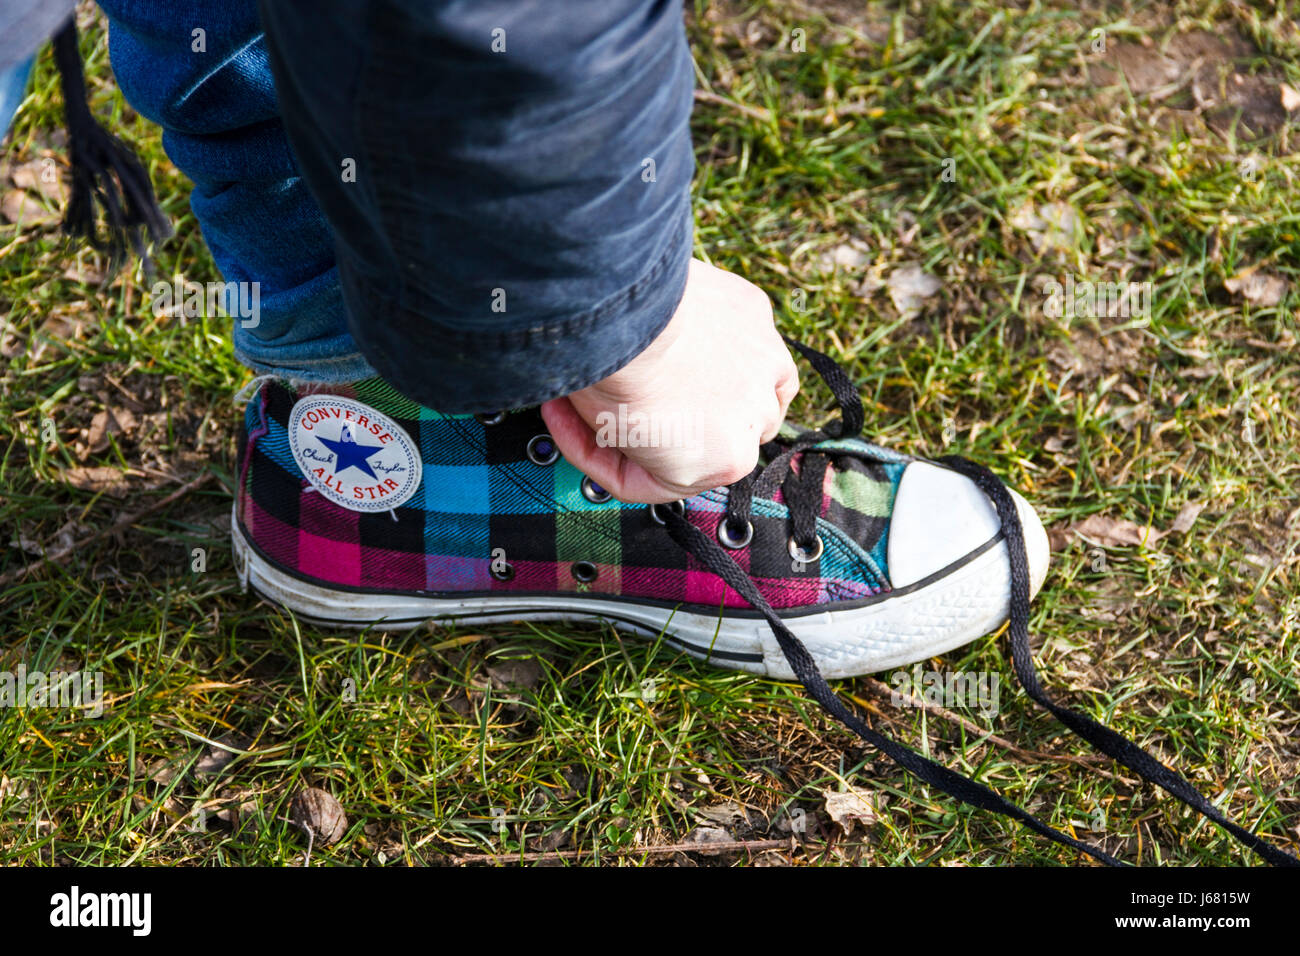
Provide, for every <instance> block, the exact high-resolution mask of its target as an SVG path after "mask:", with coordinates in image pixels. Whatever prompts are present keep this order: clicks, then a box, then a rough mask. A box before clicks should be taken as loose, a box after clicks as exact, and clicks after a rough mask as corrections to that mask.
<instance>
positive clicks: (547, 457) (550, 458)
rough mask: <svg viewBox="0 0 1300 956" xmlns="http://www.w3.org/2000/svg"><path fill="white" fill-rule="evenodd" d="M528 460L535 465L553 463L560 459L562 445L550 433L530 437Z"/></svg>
mask: <svg viewBox="0 0 1300 956" xmlns="http://www.w3.org/2000/svg"><path fill="white" fill-rule="evenodd" d="M527 451H528V460H529V461H531V462H532V463H533V464H534V465H541V466H543V467H545V466H547V465H553V464H555V463H556V462H557V461H559V460H560V447H559V446H558V445H556V444H555V439H554V438H552V437H551V436H550V435H534V436H533V437H532V438H530V439H528V449H527Z"/></svg>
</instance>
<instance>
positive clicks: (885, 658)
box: [232, 339, 1300, 866]
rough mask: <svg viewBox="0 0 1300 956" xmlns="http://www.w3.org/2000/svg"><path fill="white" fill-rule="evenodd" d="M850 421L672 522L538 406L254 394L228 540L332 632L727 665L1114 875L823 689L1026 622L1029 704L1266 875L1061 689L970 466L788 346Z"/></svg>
mask: <svg viewBox="0 0 1300 956" xmlns="http://www.w3.org/2000/svg"><path fill="white" fill-rule="evenodd" d="M786 341H787V342H789V344H790V345H791V346H793V347H794V348H796V349H797V350H798V351H799V352H801V353H802V354H803V355H804V357H805V358H807V359H808V360H809V362H811V364H812V365H813V367H814V368H815V369H816V370H817V372H818V373H819V374H820V375H821V376H822V378H823V379H825V381H826V383H827V384H828V385H829V386H830V388H831V391H832V392H833V393H834V394H835V398H836V400H837V402H838V403H839V406H840V411H841V417H840V419H839V420H838V421H837V422H835V423H834V424H833V425H831V426H828V427H826V428H824V429H819V430H815V431H810V430H802V429H797V428H791V427H786V428H783V429H782V432H781V434H780V435H779V436H778V437H777V438H776V439H775V440H774V441H772V442H770V443H769V444H767V445H765V446H764V447H763V449H762V458H761V461H760V464H759V465H758V467H756V468H755V469H754V471H753V473H751V474H750V475H748V476H747V477H745V478H743V479H742V480H740V481H738V482H736V483H735V484H733V485H730V486H728V487H726V488H717V489H714V490H712V491H709V492H706V493H704V494H701V495H697V496H695V497H694V498H690V499H688V500H686V501H678V502H674V503H673V504H672V505H656V506H646V505H629V504H624V503H622V502H619V501H616V500H614V499H613V498H611V496H610V495H609V494H608V493H607V492H606V491H604V490H603V489H602V488H600V487H598V486H597V485H595V484H594V483H592V481H591V480H590V479H588V478H586V477H585V476H583V475H582V474H580V473H579V472H578V471H577V470H576V469H575V468H573V467H572V466H571V465H569V464H568V463H567V462H566V461H565V460H564V459H563V457H562V456H561V455H560V453H559V450H558V448H557V447H556V446H555V443H554V442H553V441H552V440H551V438H550V436H549V435H548V434H547V432H546V429H545V426H544V424H543V421H542V418H541V415H540V413H539V412H538V410H537V409H525V410H521V411H513V412H508V413H505V412H503V413H498V414H493V415H471V416H455V415H442V414H440V413H438V412H436V411H433V410H432V409H428V408H424V407H422V406H420V405H417V404H415V403H414V402H411V401H409V400H407V399H406V398H404V397H402V396H401V395H399V394H398V393H397V392H396V391H394V390H393V389H392V388H391V387H389V386H388V385H386V384H385V383H383V382H382V381H380V380H378V379H371V380H368V381H364V382H360V383H358V384H356V385H354V386H351V387H346V388H340V387H329V388H323V389H322V388H316V389H305V388H300V387H299V388H295V387H293V386H291V385H289V384H287V383H283V382H278V381H275V380H273V379H272V380H265V381H262V382H260V383H259V387H258V388H257V391H256V393H255V394H254V396H253V398H252V400H251V401H250V402H249V403H248V405H247V408H246V410H245V416H244V421H243V425H242V428H241V434H240V444H239V463H238V474H239V488H238V492H237V494H236V499H235V515H234V521H233V523H232V527H233V537H234V546H235V558H236V562H235V563H236V567H237V569H238V572H239V575H240V578H241V581H242V583H243V584H244V585H245V586H247V585H250V584H251V585H252V586H253V587H254V588H255V589H256V590H257V591H259V592H261V593H262V594H263V595H265V596H266V597H267V598H269V599H270V600H272V601H274V602H277V603H279V604H281V605H283V606H285V607H287V608H289V609H291V610H293V611H294V612H296V613H297V614H299V615H301V616H303V617H305V618H309V619H313V620H316V621H320V622H327V623H333V624H340V625H351V626H365V625H370V624H379V625H382V626H383V627H385V628H390V629H392V628H402V627H413V626H415V625H417V624H419V623H421V622H423V621H426V620H429V619H439V620H455V621H476V622H490V621H507V620H520V619H531V620H561V621H573V620H604V621H609V622H611V623H612V624H614V625H616V626H618V627H620V628H623V629H625V630H629V631H633V632H636V633H641V634H646V635H651V636H658V635H660V634H664V635H665V636H666V637H665V639H667V640H669V641H671V642H672V643H674V644H676V645H677V646H678V647H680V648H681V649H683V650H684V651H686V652H687V653H689V654H692V655H694V656H696V657H699V658H702V659H705V660H708V661H710V662H711V663H714V664H717V665H720V666H722V667H731V668H736V669H739V670H745V671H750V672H752V673H756V674H766V675H770V676H775V677H781V678H795V679H797V680H798V681H799V682H800V683H801V684H802V685H803V686H804V688H805V689H806V690H807V692H808V694H809V695H810V696H811V697H812V698H813V699H814V700H816V701H817V702H818V703H819V704H820V705H821V706H822V708H823V709H824V710H825V711H826V712H827V713H829V714H830V715H831V716H833V717H834V718H835V719H836V720H838V721H840V722H841V723H842V724H844V726H846V727H848V728H849V729H850V730H852V731H853V732H854V733H855V734H857V735H858V736H859V737H861V738H862V739H863V740H865V741H867V742H868V743H870V744H871V745H873V746H874V747H876V748H877V749H879V750H880V751H881V752H883V753H884V754H885V755H886V756H888V757H889V758H890V759H892V760H893V761H894V762H895V763H897V764H898V765H899V766H900V767H902V768H903V769H904V770H906V771H907V772H908V773H911V774H913V775H914V776H916V777H918V778H919V779H920V780H922V781H924V782H925V783H926V784H928V785H930V786H933V787H935V788H937V789H938V790H940V791H942V792H944V793H947V794H948V795H949V796H951V797H954V798H955V799H957V800H958V801H960V802H962V803H966V804H969V805H971V806H975V807H979V808H981V809H984V810H987V811H990V812H993V813H997V814H1000V815H1003V816H1006V817H1009V818H1011V819H1014V820H1018V821H1019V822H1020V823H1022V824H1024V825H1025V826H1027V827H1029V828H1030V829H1032V830H1034V831H1035V832H1037V833H1039V834H1041V835H1043V836H1045V837H1047V838H1048V839H1051V840H1053V841H1055V842H1057V843H1059V844H1061V845H1063V846H1067V847H1070V848H1072V849H1074V850H1078V851H1080V852H1082V853H1086V854H1088V855H1089V856H1092V857H1093V858H1095V859H1097V860H1100V861H1101V862H1103V863H1106V864H1108V865H1120V862H1119V860H1117V859H1116V858H1115V857H1113V856H1111V855H1110V854H1109V853H1107V852H1105V851H1104V850H1102V849H1100V848H1098V847H1096V846H1093V845H1091V844H1088V843H1085V842H1084V841H1082V840H1079V839H1078V838H1076V837H1074V836H1072V835H1070V834H1067V833H1064V832H1062V831H1060V830H1058V829H1056V828H1055V827H1052V826H1051V825H1050V824H1048V823H1045V822H1044V821H1043V820H1041V819H1039V818H1038V817H1036V816H1034V815H1033V814H1030V813H1028V812H1027V811H1025V810H1023V809H1022V808H1020V807H1018V806H1016V805H1015V804H1013V803H1011V802H1010V801H1008V800H1006V799H1005V798H1003V797H1002V796H1000V795H999V794H997V793H995V792H994V791H992V790H990V789H989V788H988V787H986V786H984V785H983V784H981V783H979V782H978V781H975V780H972V779H970V778H968V777H965V776H963V775H962V774H959V773H956V772H954V771H952V770H949V769H948V768H946V767H944V766H942V765H941V764H939V763H936V762H935V761H933V760H931V759H929V758H928V757H926V756H924V755H922V754H920V753H917V752H916V751H915V750H912V749H911V748H909V747H906V746H904V745H903V744H901V743H899V742H898V741H896V740H894V739H892V738H890V737H887V736H885V735H883V734H881V733H879V732H877V731H876V730H874V729H873V728H872V727H870V726H869V725H868V724H867V723H866V722H865V721H864V720H863V719H862V717H861V716H860V715H858V714H857V713H856V712H854V711H853V710H852V709H850V708H849V707H848V706H847V705H846V704H845V703H844V702H843V700H841V699H840V697H839V696H838V695H837V694H836V693H835V692H834V690H833V689H832V688H831V687H830V685H829V684H828V683H827V678H828V677H845V676H852V675H858V674H867V673H872V672H875V671H879V670H883V669H886V668H891V667H896V666H900V665H903V664H908V663H912V662H915V661H919V660H924V659H926V658H929V657H932V656H934V655H937V654H940V653H942V652H944V651H946V650H950V649H952V648H954V647H958V646H960V645H962V644H965V643H967V642H969V641H971V640H973V639H974V638H976V637H979V636H980V635H982V634H985V633H987V632H989V631H991V630H993V629H994V628H996V627H998V626H1000V625H1001V624H1002V623H1003V622H1007V623H1008V628H1007V634H1008V641H1009V644H1010V651H1011V659H1012V663H1013V668H1014V672H1015V675H1016V678H1017V680H1018V681H1019V682H1020V684H1021V686H1022V687H1023V689H1024V691H1025V693H1026V695H1027V696H1028V697H1029V698H1030V699H1031V700H1033V701H1034V702H1035V703H1037V704H1038V705H1040V706H1041V707H1043V708H1045V709H1046V710H1048V711H1049V712H1050V713H1052V715H1053V716H1055V717H1056V718H1057V719H1058V720H1060V721H1061V722H1062V723H1063V724H1065V725H1066V726H1067V727H1068V728H1069V729H1070V730H1071V731H1073V732H1074V733H1076V734H1078V735H1079V736H1080V737H1082V738H1084V739H1085V740H1087V741H1088V742H1089V743H1090V744H1091V745H1092V746H1093V747H1095V748H1096V749H1097V750H1099V751H1101V752H1102V753H1104V754H1107V755H1108V756H1110V757H1112V758H1114V759H1115V760H1116V761H1118V762H1119V763H1120V764H1122V765H1123V766H1125V767H1127V768H1128V769H1130V770H1132V771H1133V772H1134V773H1136V774H1138V775H1139V776H1140V777H1142V778H1143V779H1144V780H1146V781H1148V782H1151V783H1154V784H1156V785H1157V786H1160V787H1161V788H1163V789H1164V790H1166V791H1167V792H1169V793H1170V794H1172V795H1173V796H1175V797H1177V798H1178V799H1179V800H1181V801H1182V802H1184V803H1185V804H1187V805H1188V806H1190V807H1191V808H1192V809H1194V810H1196V811H1197V812H1198V813H1200V814H1202V815H1203V816H1205V817H1207V818H1208V819H1210V820H1213V821H1214V822H1215V823H1217V824H1218V825H1219V826H1221V827H1223V828H1224V829H1225V830H1226V831H1227V832H1228V833H1229V834H1231V835H1232V837H1233V838H1234V839H1236V840H1238V841H1239V842H1240V843H1242V844H1243V845H1244V846H1247V847H1249V848H1250V849H1251V850H1253V851H1254V852H1256V853H1257V854H1259V855H1260V856H1261V857H1263V858H1264V859H1265V860H1267V861H1269V862H1270V863H1274V864H1279V865H1287V866H1294V865H1298V864H1300V860H1298V859H1297V858H1296V857H1295V856H1293V855H1291V854H1290V853H1287V852H1286V851H1284V850H1280V849H1278V848H1277V847H1274V846H1272V845H1271V844H1269V843H1267V842H1265V841H1264V840H1262V839H1261V838H1260V837H1259V836H1257V835H1256V834H1254V833H1252V832H1250V831H1248V830H1246V829H1245V828H1243V827H1241V826H1239V825H1237V824H1236V823H1233V822H1232V821H1231V820H1229V819H1227V817H1225V816H1224V814H1223V813H1222V812H1221V811H1220V810H1219V809H1218V808H1217V807H1215V806H1214V805H1213V804H1211V803H1210V802H1209V801H1208V800H1207V799H1206V798H1205V797H1204V795H1202V794H1201V793H1200V792H1199V791H1198V790H1197V789H1196V788H1195V787H1194V786H1193V785H1192V784H1191V783H1190V782H1189V781H1188V780H1187V779H1186V778H1185V777H1182V776H1181V775H1179V774H1178V773H1177V772H1175V771H1174V770H1172V769H1171V768H1169V767H1167V766H1166V765H1164V764H1163V763H1161V762H1160V761H1159V760H1157V759H1156V758H1155V757H1153V756H1152V755H1151V754H1149V753H1147V752H1146V751H1145V750H1143V749H1142V748H1140V747H1138V746H1137V745H1136V744H1134V743H1133V742H1131V741H1129V740H1128V739H1126V738H1125V737H1123V736H1121V735H1120V734H1117V733H1115V732H1114V731H1112V730H1110V729H1108V728H1107V727H1105V726H1103V725H1101V724H1099V723H1097V722H1096V721H1094V720H1093V719H1092V718H1090V717H1088V716H1086V715H1084V714H1081V713H1079V712H1077V711H1074V710H1071V709H1069V708H1068V707H1065V706H1064V705H1062V704H1060V703H1058V702H1057V701H1056V700H1055V699H1054V698H1053V697H1052V696H1051V695H1049V694H1048V693H1047V692H1046V691H1045V690H1044V688H1043V687H1042V685H1041V683H1040V681H1039V679H1038V674H1037V671H1036V670H1035V668H1034V664H1033V656H1032V652H1031V650H1030V646H1029V603H1030V600H1031V598H1032V596H1033V594H1034V593H1035V592H1036V591H1037V590H1038V588H1039V587H1040V586H1041V584H1042V582H1043V578H1044V575H1045V573H1046V570H1047V563H1048V546H1047V536H1046V534H1045V532H1044V530H1043V526H1042V524H1041V523H1040V522H1039V520H1038V518H1037V516H1036V515H1035V514H1034V512H1033V509H1032V508H1030V507H1029V505H1028V504H1027V503H1026V502H1025V501H1024V499H1023V498H1021V497H1020V496H1019V495H1017V494H1016V493H1015V492H1013V491H1010V490H1009V489H1008V488H1006V487H1005V486H1004V485H1003V484H1002V482H1001V481H999V480H998V479H997V477H996V476H994V475H993V474H992V472H990V471H988V470H987V469H985V468H983V467H982V466H980V465H977V464H975V463H973V462H970V461H967V460H966V459H963V458H959V457H956V456H950V457H948V458H945V459H943V460H942V461H939V462H931V461H925V460H922V459H917V458H912V457H909V456H906V455H901V454H899V453H897V452H893V451H890V450H888V449H885V448H881V447H878V446H876V445H872V444H869V443H867V442H865V441H863V440H862V439H860V438H859V437H858V434H859V432H860V431H861V429H862V424H863V415H862V405H861V401H860V400H859V398H858V395H857V392H856V391H855V390H854V388H853V385H852V382H851V381H850V380H849V378H848V377H847V375H845V373H844V372H843V371H842V370H841V369H840V368H839V366H837V365H836V364H835V363H834V362H833V361H832V360H831V359H829V358H828V357H827V356H825V355H823V354H821V353H820V352H817V351H816V350H814V349H810V348H808V347H807V346H804V345H801V344H800V343H798V342H793V341H791V340H789V339H787V340H786Z"/></svg>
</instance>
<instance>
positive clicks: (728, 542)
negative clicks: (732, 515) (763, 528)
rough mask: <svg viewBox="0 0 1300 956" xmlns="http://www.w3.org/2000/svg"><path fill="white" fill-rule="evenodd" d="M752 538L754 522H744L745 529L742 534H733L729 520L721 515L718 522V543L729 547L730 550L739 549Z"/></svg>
mask: <svg viewBox="0 0 1300 956" xmlns="http://www.w3.org/2000/svg"><path fill="white" fill-rule="evenodd" d="M753 540H754V522H752V521H746V522H745V531H744V533H743V534H740V535H734V534H732V530H731V521H730V520H729V519H728V518H727V517H726V515H723V517H722V520H721V521H719V522H718V543H719V544H721V545H722V546H723V547H724V548H730V549H731V550H732V551H739V550H740V549H741V548H743V547H745V546H746V545H748V544H749V542H751V541H753Z"/></svg>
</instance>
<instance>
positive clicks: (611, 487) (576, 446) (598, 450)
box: [541, 397, 707, 504]
mask: <svg viewBox="0 0 1300 956" xmlns="http://www.w3.org/2000/svg"><path fill="white" fill-rule="evenodd" d="M541 412H542V420H543V421H545V422H546V429H547V431H549V432H550V433H551V438H552V439H554V440H555V446H556V447H557V448H559V450H560V454H561V455H563V456H564V458H565V460H566V461H568V462H569V464H571V465H573V467H575V468H577V469H578V470H579V471H581V472H582V473H583V474H584V475H586V476H587V477H588V478H590V479H591V480H592V481H594V482H595V483H596V484H598V485H600V487H602V488H604V489H605V490H606V491H608V492H609V493H610V494H611V495H613V496H614V497H615V498H617V499H618V500H619V501H628V502H637V503H644V504H666V503H667V502H669V501H676V500H677V499H678V498H689V497H690V496H691V495H693V494H695V493H696V492H695V491H693V490H691V489H685V488H676V487H672V486H669V485H665V484H663V483H661V482H660V481H658V480H657V479H656V478H655V477H654V476H653V475H651V474H650V472H648V471H646V469H645V468H643V467H642V466H641V465H639V464H637V463H636V462H634V461H632V460H630V459H629V458H628V457H627V456H626V455H624V454H623V453H622V452H621V451H619V450H618V449H617V448H614V447H612V446H602V445H601V444H600V443H599V442H598V441H597V440H596V433H595V432H594V431H593V430H592V428H591V426H590V425H588V424H587V423H586V422H585V421H583V419H582V416H581V415H579V414H578V410H577V409H575V408H574V407H573V403H572V402H571V401H569V399H568V398H567V397H565V398H555V399H552V400H551V401H549V402H546V403H545V404H543V405H542V407H541ZM700 490H701V491H704V490H707V489H703V488H702V489H700Z"/></svg>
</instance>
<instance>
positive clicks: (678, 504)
mask: <svg viewBox="0 0 1300 956" xmlns="http://www.w3.org/2000/svg"><path fill="white" fill-rule="evenodd" d="M660 508H669V509H671V510H672V511H675V512H677V513H678V514H679V515H683V516H685V514H686V502H684V501H682V500H681V499H680V498H678V499H677V500H676V501H670V502H668V503H667V504H664V505H651V506H650V520H651V521H653V522H654V523H655V524H663V525H666V524H667V523H668V521H667V519H666V518H664V517H663V515H661V514H660V512H659V509H660Z"/></svg>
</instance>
